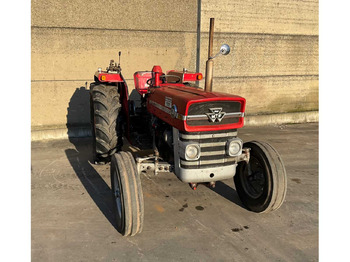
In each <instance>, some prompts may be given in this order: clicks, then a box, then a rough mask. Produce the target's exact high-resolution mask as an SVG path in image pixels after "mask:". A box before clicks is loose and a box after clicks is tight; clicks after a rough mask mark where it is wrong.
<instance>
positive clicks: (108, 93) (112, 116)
mask: <svg viewBox="0 0 350 262" xmlns="http://www.w3.org/2000/svg"><path fill="white" fill-rule="evenodd" d="M90 92H91V100H92V103H93V117H94V123H95V126H94V128H95V137H96V146H95V148H96V154H97V156H99V157H108V156H110V155H112V154H114V153H115V151H116V147H117V142H118V136H117V118H118V116H119V112H120V108H121V105H120V101H119V99H120V96H119V93H118V87H117V86H114V85H104V84H98V83H92V84H91V85H90Z"/></svg>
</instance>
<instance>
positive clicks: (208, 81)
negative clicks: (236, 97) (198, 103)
mask: <svg viewBox="0 0 350 262" xmlns="http://www.w3.org/2000/svg"><path fill="white" fill-rule="evenodd" d="M213 40H214V18H210V26H209V47H208V60H207V63H206V68H205V86H204V91H206V92H211V90H212V85H213V66H214V61H213Z"/></svg>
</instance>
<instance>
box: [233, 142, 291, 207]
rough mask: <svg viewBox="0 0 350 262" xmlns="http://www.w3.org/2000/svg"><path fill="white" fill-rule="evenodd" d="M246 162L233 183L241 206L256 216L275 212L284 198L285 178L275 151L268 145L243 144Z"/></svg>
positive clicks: (283, 169)
mask: <svg viewBox="0 0 350 262" xmlns="http://www.w3.org/2000/svg"><path fill="white" fill-rule="evenodd" d="M243 147H245V148H250V160H249V163H246V162H239V164H238V167H237V171H236V175H235V176H234V182H235V186H236V190H237V194H238V196H239V198H240V200H241V201H242V203H243V205H244V206H245V207H247V208H248V209H249V210H251V211H253V212H257V213H267V212H271V211H273V210H276V209H278V208H279V207H280V206H281V205H282V203H283V201H284V199H285V196H286V191H287V175H286V170H285V167H284V164H283V161H282V159H281V156H280V155H279V154H278V152H277V151H276V150H275V149H274V148H273V147H272V146H271V145H270V144H268V143H265V142H258V141H252V142H248V143H244V145H243Z"/></svg>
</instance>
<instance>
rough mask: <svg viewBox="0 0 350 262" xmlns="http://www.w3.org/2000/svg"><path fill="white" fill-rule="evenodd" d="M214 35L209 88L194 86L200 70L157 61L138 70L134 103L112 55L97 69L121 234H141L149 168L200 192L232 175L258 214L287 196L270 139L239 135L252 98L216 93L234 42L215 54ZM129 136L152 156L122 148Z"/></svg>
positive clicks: (101, 127)
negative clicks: (219, 63) (217, 64)
mask: <svg viewBox="0 0 350 262" xmlns="http://www.w3.org/2000/svg"><path fill="white" fill-rule="evenodd" d="M211 26H212V24H211ZM210 32H212V27H211V31H210ZM210 36H211V37H210V38H211V39H210V40H209V58H208V61H207V68H206V78H205V81H206V82H205V89H204V90H203V89H201V88H199V87H198V86H196V85H195V84H194V82H196V81H200V80H201V79H202V78H203V76H202V74H201V73H192V72H188V71H187V70H185V69H184V70H183V71H175V70H171V71H168V72H166V73H164V72H163V70H162V68H161V67H160V66H154V67H153V69H152V71H139V72H136V73H135V74H134V81H135V89H136V91H137V94H138V96H139V101H138V103H135V102H134V100H131V99H129V95H128V94H129V93H128V87H127V84H126V82H125V80H124V78H123V76H122V74H121V67H120V63H118V64H117V63H115V62H114V61H113V60H111V62H110V65H109V67H108V68H107V69H106V71H102V70H101V69H100V68H99V70H98V71H97V72H96V73H95V76H94V78H95V82H94V83H92V84H91V86H90V94H91V120H92V127H93V128H92V130H93V138H94V139H93V141H94V147H93V148H94V158H95V161H96V162H98V163H101V162H103V163H106V162H110V163H111V168H110V170H111V185H112V191H113V198H114V200H113V203H114V207H115V215H116V224H117V229H118V231H119V232H120V233H121V234H122V235H126V236H127V235H131V236H133V235H135V234H137V233H140V232H141V231H142V226H143V214H144V207H143V194H142V188H141V182H140V174H141V173H142V172H144V171H153V172H155V173H157V172H173V173H175V175H176V176H177V177H178V178H179V179H180V180H181V181H183V182H186V183H189V184H190V186H191V187H192V189H194V190H195V189H196V188H197V185H198V184H199V183H205V184H206V185H208V186H210V187H215V182H216V181H219V180H224V179H228V178H233V180H234V183H235V187H236V190H237V193H238V196H239V198H240V199H241V201H242V203H243V204H244V206H245V207H246V208H247V209H249V210H251V211H253V212H258V213H263V212H270V211H273V210H276V209H278V208H279V207H280V206H281V205H282V203H283V201H284V198H285V195H286V189H287V178H286V171H285V168H284V164H283V162H282V159H281V157H280V155H279V154H278V152H277V151H276V150H275V149H274V148H273V147H272V146H271V145H270V144H268V143H266V142H258V141H251V142H247V143H243V142H242V140H241V139H240V138H238V137H237V130H238V129H239V128H241V127H243V124H244V112H245V104H246V100H245V99H244V98H243V97H240V96H236V95H231V94H225V93H219V92H212V90H211V86H212V72H213V59H214V58H215V57H216V56H218V55H220V54H221V55H227V54H228V53H229V52H230V47H229V46H228V45H223V46H222V47H221V49H220V52H219V53H218V54H217V55H215V56H213V55H212V54H211V53H212V51H211V50H212V48H211V46H212V33H210ZM119 58H120V52H119ZM119 61H120V60H119ZM123 136H124V137H125V138H126V139H127V140H128V141H129V143H130V144H131V145H134V146H137V147H139V148H141V149H145V148H149V149H153V152H154V154H153V155H152V156H149V157H145V158H141V157H138V158H136V159H134V157H133V156H132V154H131V153H130V152H124V151H122V150H121V148H122V144H123Z"/></svg>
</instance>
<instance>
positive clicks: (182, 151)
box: [179, 141, 201, 161]
mask: <svg viewBox="0 0 350 262" xmlns="http://www.w3.org/2000/svg"><path fill="white" fill-rule="evenodd" d="M193 147H194V148H195V149H197V153H196V155H195V156H194V157H192V158H191V157H189V154H188V151H189V150H191V148H193ZM179 155H180V157H181V158H182V159H186V160H187V161H195V160H198V159H199V158H200V156H201V148H200V146H199V143H193V142H183V141H179Z"/></svg>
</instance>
